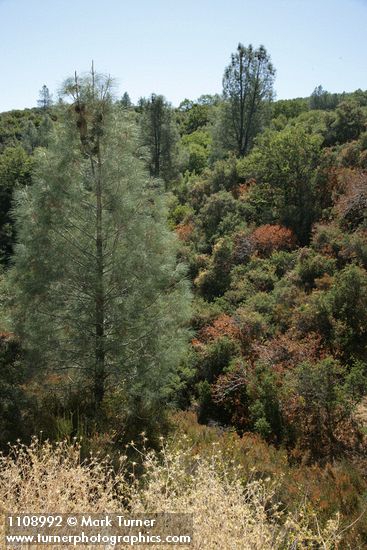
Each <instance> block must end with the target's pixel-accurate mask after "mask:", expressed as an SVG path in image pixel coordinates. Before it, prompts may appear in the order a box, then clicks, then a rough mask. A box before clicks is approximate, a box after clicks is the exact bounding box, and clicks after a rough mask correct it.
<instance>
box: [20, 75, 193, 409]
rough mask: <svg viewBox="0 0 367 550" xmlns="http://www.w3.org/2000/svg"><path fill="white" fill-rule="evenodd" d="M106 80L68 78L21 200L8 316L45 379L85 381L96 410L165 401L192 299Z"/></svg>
mask: <svg viewBox="0 0 367 550" xmlns="http://www.w3.org/2000/svg"><path fill="white" fill-rule="evenodd" d="M111 90H112V85H111V81H110V79H109V78H105V77H101V76H99V75H96V74H94V72H92V74H91V75H88V76H86V77H83V78H78V77H77V76H75V79H69V80H68V81H66V83H65V85H64V93H65V95H66V96H67V98H68V99H69V101H68V102H67V103H66V106H65V111H64V117H63V120H62V121H61V123H60V124H59V127H58V129H57V130H56V131H55V132H54V135H53V137H52V139H51V142H50V145H49V147H48V149H47V150H46V149H39V150H38V151H37V153H36V169H35V172H34V177H33V179H34V182H33V185H32V186H29V187H27V188H26V189H23V190H22V191H21V192H20V193H19V194H18V196H17V199H16V208H15V217H16V220H17V234H18V244H17V246H16V252H15V259H14V268H13V273H12V282H13V285H14V288H15V296H16V298H15V300H14V319H15V326H16V330H17V332H18V333H19V334H20V335H21V337H22V339H23V342H24V344H25V346H26V349H27V351H28V353H29V357H30V359H31V360H32V362H33V365H34V367H35V368H37V369H38V370H39V371H40V372H42V373H43V374H44V373H45V372H55V371H57V372H64V373H66V374H67V376H68V377H69V379H70V377H71V380H75V382H78V383H79V384H80V381H82V383H84V384H85V387H86V389H89V390H90V392H91V395H92V400H93V402H94V405H95V410H96V411H98V410H99V409H100V407H101V403H102V402H103V399H104V398H105V397H106V392H108V391H109V390H110V389H111V388H113V389H114V391H116V388H119V392H120V393H121V395H122V396H123V397H122V400H123V401H124V400H125V404H126V406H128V405H127V404H128V403H129V402H134V399H135V398H139V399H140V400H143V401H144V402H145V404H148V403H150V402H156V401H157V400H158V401H159V400H161V399H164V398H165V397H167V395H168V393H169V391H170V389H172V387H173V386H174V385H175V383H176V382H177V366H178V364H179V362H180V360H181V358H182V353H183V352H184V350H185V344H186V341H187V329H186V322H187V319H188V316H189V309H190V307H189V303H190V294H189V289H188V285H187V282H186V279H185V270H184V267H183V266H182V265H179V264H177V261H176V258H177V249H176V246H177V245H176V240H175V237H174V236H173V234H172V233H171V232H170V231H169V229H168V226H167V223H166V210H165V204H164V203H165V200H164V194H163V193H162V191H161V189H160V183H159V181H158V180H153V179H151V178H150V177H148V175H147V174H146V172H145V169H144V166H143V164H142V161H141V160H140V159H139V158H138V157H137V153H136V151H137V150H138V145H137V130H136V128H135V126H134V123H133V121H132V120H131V115H130V114H129V113H128V112H127V111H125V110H121V109H118V108H117V107H116V106H115V104H114V102H113V99H112V91H111Z"/></svg>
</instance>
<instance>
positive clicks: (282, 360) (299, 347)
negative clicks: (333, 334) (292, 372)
mask: <svg viewBox="0 0 367 550" xmlns="http://www.w3.org/2000/svg"><path fill="white" fill-rule="evenodd" d="M253 351H254V354H255V356H256V358H257V359H258V360H260V361H261V362H262V363H265V364H268V365H271V366H272V367H273V368H274V369H275V370H276V371H277V372H279V373H284V372H285V371H287V370H288V369H291V368H292V367H294V366H296V365H298V364H299V363H302V362H304V361H316V360H319V359H322V358H323V357H325V355H326V354H327V352H326V351H325V350H324V349H323V345H322V339H321V336H320V335H318V334H316V333H308V334H306V336H305V337H303V338H300V337H299V335H297V334H293V333H292V332H287V333H285V334H278V335H277V336H276V338H273V339H272V340H268V341H267V342H265V343H264V344H262V343H255V344H254V345H253Z"/></svg>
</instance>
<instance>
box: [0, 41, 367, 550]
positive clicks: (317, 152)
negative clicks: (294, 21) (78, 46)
mask: <svg viewBox="0 0 367 550" xmlns="http://www.w3.org/2000/svg"><path fill="white" fill-rule="evenodd" d="M275 75H276V72H275V68H274V67H273V65H272V63H271V60H270V56H269V54H268V52H267V51H266V49H265V48H264V47H263V46H260V47H259V48H257V49H255V48H253V47H252V46H251V45H250V46H248V47H244V46H243V45H241V44H240V45H239V46H238V48H237V50H236V51H235V52H234V54H233V55H232V58H231V60H230V63H229V65H228V66H227V67H226V68H225V71H224V77H223V93H222V94H221V95H203V96H201V97H200V98H198V99H197V100H189V99H186V100H184V101H183V102H182V103H181V104H180V105H179V106H178V107H173V106H172V105H171V104H170V103H169V102H168V101H167V100H166V98H164V97H163V96H161V95H158V94H152V95H151V96H150V97H148V98H142V99H141V100H139V102H138V103H137V104H136V105H134V104H133V103H132V102H131V100H130V98H129V96H128V94H127V93H125V94H124V95H123V96H122V98H116V97H114V95H113V86H112V83H111V82H110V80H109V79H105V78H104V77H101V76H99V75H95V74H94V72H93V73H92V74H91V75H89V76H88V75H87V76H86V77H82V78H80V77H76V79H69V80H68V81H66V82H65V85H64V88H63V94H62V96H61V98H60V101H59V102H58V103H55V104H54V103H52V101H51V96H50V94H49V92H48V90H47V88H46V87H44V88H43V89H42V91H41V97H40V102H39V107H37V108H34V109H28V110H25V111H11V112H8V113H1V114H0V197H1V201H0V252H1V264H2V267H1V272H0V286H1V288H0V300H1V305H2V307H1V315H0V330H1V334H0V363H1V369H0V427H1V430H0V445H1V447H2V449H3V451H4V453H5V454H4V456H3V458H2V464H1V473H0V476H1V480H2V481H1V485H2V487H1V489H0V491H2V493H1V498H0V502H1V505H2V506H4V507H6V508H9V506H10V504H9V502H11V503H12V504H11V506H14V508H15V509H24V508H26V507H27V506H30V507H31V508H32V507H35V508H37V507H38V506H39V505H41V504H40V503H41V502H42V507H44V506H45V507H47V506H48V505H50V506H51V504H52V503H51V502H49V501H48V500H47V499H46V500H42V498H43V497H42V496H41V495H40V496H39V497H38V498H39V499H40V500H39V501H37V502H36V501H34V500H32V499H33V498H35V497H33V496H32V495H31V494H30V493H28V492H27V491H28V489H27V487H28V485H27V483H29V484H31V483H32V479H34V478H32V476H35V475H36V473H35V472H36V471H38V470H37V468H36V464H37V461H40V464H41V463H42V464H43V468H44V470H45V471H47V472H48V473H47V476H48V477H47V480H46V484H45V487H46V488H45V491H46V492H47V494H56V492H57V487H59V486H60V485H61V484H63V483H64V481H63V480H64V479H66V478H68V479H69V478H70V479H71V477H70V476H74V478H75V481H70V483H72V484H75V486H74V485H73V488H72V489H70V491H75V494H78V495H79V497H80V498H79V497H78V499H77V500H75V503H74V504H71V501H72V502H74V501H73V500H71V501H70V499H69V497H67V496H65V503H64V504H63V506H64V510H66V509H67V508H68V506H69V505H70V506H72V507H73V506H74V505H75V506H78V507H79V508H80V509H81V508H82V507H83V506H84V505H86V504H87V503H89V502H90V500H89V499H90V495H88V492H87V491H86V489H85V487H86V486H87V485H88V484H89V483H90V482H89V481H88V482H87V481H86V479H87V478H88V479H92V478H93V481H92V482H91V483H92V484H95V487H97V486H99V485H103V486H104V487H105V489H104V492H103V494H101V497H100V501H98V503H94V505H93V506H95V510H97V509H98V510H102V509H104V508H105V507H107V506H111V507H112V508H111V509H115V508H116V505H117V504H116V503H117V502H118V501H116V498H118V497H117V496H116V494H115V493H114V491H115V489H114V488H113V487H114V483H115V481H114V482H112V480H111V479H110V478H109V477H108V475H109V474H108V475H107V474H105V471H104V470H103V468H102V467H100V466H98V464H99V463H97V462H93V461H92V462H91V463H87V462H85V463H83V465H81V464H80V462H79V460H80V457H81V460H83V459H84V458H85V457H87V456H88V453H89V451H92V452H94V451H95V450H96V449H99V450H101V451H102V454H103V453H104V454H107V453H109V454H110V455H111V456H112V460H113V461H116V460H117V458H116V457H117V455H118V453H119V452H121V451H122V450H123V449H124V448H125V445H126V444H128V443H129V442H130V441H131V439H133V440H135V439H136V438H137V437H138V434H140V433H141V432H142V431H144V433H146V434H147V442H146V444H147V446H148V448H149V449H151V450H152V451H151V452H152V454H149V452H148V451H147V452H145V451H144V453H143V455H144V456H143V459H142V460H140V459H139V458H136V457H137V456H138V457H140V456H141V455H140V454H139V453H137V451H136V449H135V446H134V445H133V446H130V447H129V450H128V451H127V455H128V457H129V458H128V459H126V460H127V461H128V460H130V459H132V457H134V460H135V459H136V460H137V462H138V463H139V468H143V466H142V464H141V462H144V464H145V466H144V468H148V471H149V476H151V477H149V476H148V479H149V480H150V481H149V482H148V484H147V485H146V486H144V485H143V486H141V485H140V484H139V483H140V481H138V480H137V481H136V483H135V482H134V483H133V484H125V485H124V491H130V492H129V495H131V496H129V498H130V499H131V500H130V504H131V506H132V507H133V509H136V510H138V509H139V510H140V509H142V510H147V509H148V508H149V506H154V507H155V508H156V507H158V508H160V507H162V508H164V509H170V510H180V509H189V510H192V511H193V512H194V516H195V518H196V519H195V521H197V522H198V526H197V530H196V531H195V533H196V535H195V536H196V537H197V538H196V539H195V542H194V547H195V548H204V547H205V548H216V547H218V548H219V547H221V548H224V547H225V548H244V546H240V542H239V541H240V540H242V541H243V540H246V541H247V542H246V544H248V548H296V547H297V548H298V547H299V548H307V547H309V548H330V549H332V548H364V547H365V546H366V545H367V519H366V516H365V495H366V494H367V479H366V475H365V472H366V465H367V463H366V430H367V424H366V418H367V413H366V411H367V409H366V405H365V399H364V398H365V396H366V395H367V92H366V91H362V90H357V91H355V92H354V93H349V94H346V93H343V94H336V93H331V92H327V91H325V90H323V88H322V87H321V86H318V87H317V88H315V90H314V91H313V93H312V94H311V95H310V97H307V98H297V99H289V100H279V101H276V100H275V95H274V90H273V86H274V79H275ZM40 432H42V438H43V440H45V439H48V440H49V441H50V443H45V444H44V445H43V446H42V445H39V444H38V443H37V444H36V443H34V442H33V443H32V442H31V441H32V440H31V438H32V436H34V435H35V434H36V435H37V434H39V433H40ZM178 434H180V435H178ZM161 436H164V437H167V438H168V447H167V453H168V455H162V453H161V443H160V437H161ZM182 436H184V439H183V440H181V437H182ZM73 437H75V438H80V437H82V442H81V447H78V446H75V445H74V444H72V438H73ZM17 439H21V440H22V441H23V442H25V443H26V444H29V445H31V446H30V447H17V450H14V449H13V450H12V451H11V452H10V453H9V449H8V442H10V443H11V444H14V443H15V442H16V441H17ZM178 439H179V440H180V443H178V442H177V440H178ZM61 440H62V441H64V440H66V441H68V442H69V443H62V444H60V445H59V446H56V447H53V443H52V442H55V441H61ZM182 441H186V443H185V444H184V443H183V442H182ZM68 445H71V447H70V446H68ZM213 449H214V451H213ZM213 452H214V458H213V456H212V454H211V453H213ZM69 453H70V454H69ZM218 453H219V454H218ZM66 455H67V456H68V457H69V458H68V459H67V460H64V458H63V457H65V456H66ZM162 456H163V458H162ZM30 457H32V459H30ZM33 459H34V461H35V462H34V463H32V464H33V465H32V466H27V465H26V464H27V461H29V460H32V461H33ZM167 461H168V462H169V464H170V466H169V468H167ZM113 464H114V467H115V463H114V462H113ZM22 468H26V471H27V476H30V477H29V481H28V482H27V483H25V482H24V487H22V486H21V485H22V484H21V483H19V481H18V482H17V483H19V491H17V492H16V493H15V492H14V494H13V496H12V497H10V494H11V489H10V484H11V483H13V479H15V478H17V479H18V480H19V479H20V478H21V477H22V476H23V474H22V473H21V469H22ZM32 468H33V469H34V471H33V470H32ZM52 468H54V470H52ZM99 468H101V470H99ZM172 468H173V470H172ZM172 472H173V473H172ZM45 475H46V474H45ZM105 475H106V476H107V477H106V478H103V476H105ZM114 475H116V476H117V477H116V478H114V479H118V480H121V483H122V479H123V478H122V477H121V478H120V477H118V476H119V474H117V473H115V474H114ZM139 475H140V474H137V479H138V478H139ZM167 475H169V476H170V485H169V490H168V489H167ZM12 476H15V477H14V478H13V477H12ZM65 476H66V477H65ZM68 476H69V477H68ZM124 479H125V478H124ZM124 483H125V481H124ZM7 484H8V485H7ZM171 484H172V485H171ZM70 487H71V486H70ZM109 487H110V488H109ZM208 487H209V488H210V490H209V489H208ZM91 492H93V491H92V489H91ZM126 494H127V493H126ZM158 495H161V496H160V497H159V498H158ZM162 495H165V496H164V498H163V496H162ZM9 498H12V499H13V500H11V501H10V500H7V499H9ZM29 499H30V500H29ZM6 500H7V502H8V504H6V503H5V501H6ZM77 502H78V504H76V503H77ZM270 502H271V505H270V504H269V503H270ZM60 505H61V504H60ZM118 506H120V503H119V504H118ZM51 507H52V506H51ZM135 507H136V508H135ZM75 509H76V508H75ZM60 511H62V510H60ZM215 511H216V513H215ZM207 514H208V516H206V515H207ZM218 514H223V515H224V516H225V517H226V522H227V528H226V531H225V532H224V531H223V528H222V526H221V524H220V523H218ZM204 516H205V517H207V519H206V520H205V521H204V520H203V521H201V520H202V518H204ZM219 536H220V537H222V538H223V540H220V542H219V539H218V537H219ZM204 540H205V541H206V542H205V543H204V542H203V541H204ZM241 544H242V543H241ZM292 545H293V546H292ZM295 545H298V546H295Z"/></svg>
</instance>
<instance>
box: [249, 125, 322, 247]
mask: <svg viewBox="0 0 367 550" xmlns="http://www.w3.org/2000/svg"><path fill="white" fill-rule="evenodd" d="M321 142H322V138H321V137H320V136H318V135H310V134H309V133H308V132H306V131H305V130H304V129H303V128H302V127H301V126H295V127H287V128H285V129H284V130H282V131H281V132H272V131H267V132H265V133H264V134H263V135H262V136H261V138H260V139H259V140H258V142H257V145H256V147H255V148H254V149H253V151H252V152H251V154H250V155H249V156H248V157H246V158H245V159H244V160H243V161H241V165H240V169H239V171H240V175H243V176H245V177H255V178H256V180H257V181H258V183H260V184H269V185H270V186H271V187H272V188H273V189H274V191H275V193H274V201H275V204H276V208H277V211H278V216H279V221H280V222H281V224H282V225H285V226H287V227H290V228H291V229H293V231H294V232H295V234H296V235H297V237H298V239H299V241H300V243H301V244H306V243H307V242H308V240H309V237H310V231H311V226H312V224H313V222H314V221H315V219H316V216H317V210H316V206H317V186H316V170H317V166H318V163H319V159H320V152H321V149H320V147H321Z"/></svg>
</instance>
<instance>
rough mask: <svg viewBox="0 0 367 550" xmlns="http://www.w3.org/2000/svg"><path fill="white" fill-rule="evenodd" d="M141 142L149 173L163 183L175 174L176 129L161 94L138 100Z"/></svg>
mask: <svg viewBox="0 0 367 550" xmlns="http://www.w3.org/2000/svg"><path fill="white" fill-rule="evenodd" d="M140 108H141V109H142V115H141V135H142V143H143V145H144V146H145V147H146V148H147V150H148V165H149V170H150V174H151V175H152V176H154V177H156V178H158V177H160V178H162V179H163V180H164V181H165V183H166V184H167V182H168V181H169V180H170V179H171V178H172V177H173V175H174V174H175V152H176V151H175V149H176V144H177V140H178V131H177V128H176V125H175V122H174V118H173V111H172V108H171V106H170V104H169V103H167V101H166V100H165V98H164V97H163V96H162V95H156V94H152V95H151V96H150V98H149V99H141V100H140Z"/></svg>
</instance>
